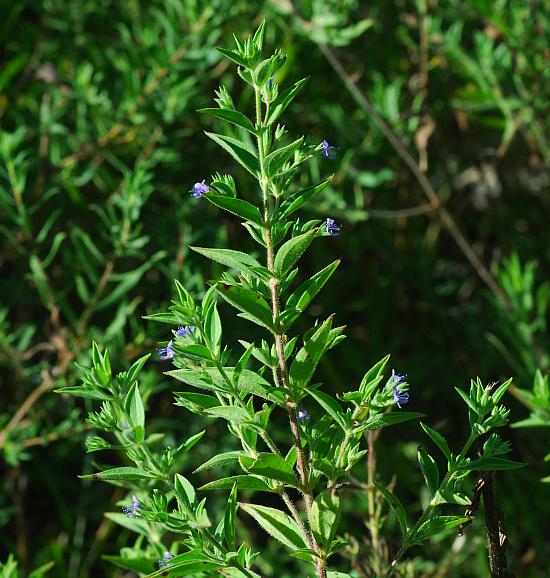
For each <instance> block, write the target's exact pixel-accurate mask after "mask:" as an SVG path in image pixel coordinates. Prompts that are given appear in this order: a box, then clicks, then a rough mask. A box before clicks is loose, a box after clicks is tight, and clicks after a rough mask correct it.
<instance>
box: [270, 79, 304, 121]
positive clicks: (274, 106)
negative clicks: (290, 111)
mask: <svg viewBox="0 0 550 578" xmlns="http://www.w3.org/2000/svg"><path fill="white" fill-rule="evenodd" d="M307 80H308V79H307V78H302V80H299V81H298V82H296V83H295V84H293V85H292V86H291V87H290V88H287V89H286V90H285V91H284V92H282V93H281V94H279V96H278V97H277V98H276V99H275V100H274V101H273V102H272V103H271V107H270V109H269V116H268V117H267V122H266V124H267V126H270V125H272V124H273V123H274V122H275V121H276V120H277V119H278V118H279V117H280V116H281V114H283V112H284V110H285V109H286V107H287V106H288V105H289V104H290V103H291V102H292V101H293V100H294V98H295V96H296V95H297V94H298V92H300V90H301V88H302V87H303V86H304V84H305V83H306V82H307Z"/></svg>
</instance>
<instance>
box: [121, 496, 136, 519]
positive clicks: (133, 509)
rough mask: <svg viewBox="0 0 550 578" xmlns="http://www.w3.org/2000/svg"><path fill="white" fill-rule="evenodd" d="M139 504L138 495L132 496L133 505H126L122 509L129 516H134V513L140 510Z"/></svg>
mask: <svg viewBox="0 0 550 578" xmlns="http://www.w3.org/2000/svg"><path fill="white" fill-rule="evenodd" d="M139 505H140V504H139V500H138V499H137V498H136V496H132V505H131V506H125V507H124V508H122V511H123V512H124V513H125V514H126V515H127V516H128V518H132V517H133V516H134V514H135V513H136V512H137V511H138V509H139Z"/></svg>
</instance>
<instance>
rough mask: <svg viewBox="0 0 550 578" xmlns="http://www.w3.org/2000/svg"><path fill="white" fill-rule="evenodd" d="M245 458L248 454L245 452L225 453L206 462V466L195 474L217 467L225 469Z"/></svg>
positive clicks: (203, 465) (200, 467) (199, 468)
mask: <svg viewBox="0 0 550 578" xmlns="http://www.w3.org/2000/svg"><path fill="white" fill-rule="evenodd" d="M243 457H246V453H245V452H243V451H234V452H224V453H223V454H218V455H217V456H214V457H212V458H210V459H209V460H207V461H206V462H204V464H202V465H200V466H199V467H198V468H197V469H196V470H195V471H194V472H193V473H194V474H197V473H199V472H203V471H204V470H210V469H212V468H217V467H220V468H223V467H225V466H227V465H229V464H234V463H235V462H238V461H239V459H240V458H243Z"/></svg>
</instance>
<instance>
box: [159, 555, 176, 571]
mask: <svg viewBox="0 0 550 578" xmlns="http://www.w3.org/2000/svg"><path fill="white" fill-rule="evenodd" d="M173 557H174V556H173V554H171V553H170V552H168V551H166V552H164V556H163V557H162V558H159V559H158V561H157V564H158V567H159V570H162V569H163V568H169V567H170V562H168V560H171V559H172V558H173Z"/></svg>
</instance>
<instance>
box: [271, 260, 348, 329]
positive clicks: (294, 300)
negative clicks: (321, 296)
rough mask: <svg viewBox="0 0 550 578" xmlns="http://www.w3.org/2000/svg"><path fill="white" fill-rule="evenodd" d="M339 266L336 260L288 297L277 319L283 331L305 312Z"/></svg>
mask: <svg viewBox="0 0 550 578" xmlns="http://www.w3.org/2000/svg"><path fill="white" fill-rule="evenodd" d="M339 264H340V261H339V260H337V261H334V262H333V263H331V264H330V265H328V266H327V267H325V268H324V269H321V271H319V272H317V273H315V275H313V277H311V278H310V279H308V280H307V281H305V282H304V283H302V284H301V285H300V286H299V287H298V288H297V289H296V290H295V291H294V292H293V293H292V295H290V297H289V298H288V300H287V302H286V306H285V311H283V313H281V316H280V317H279V320H280V322H281V324H282V326H283V328H284V331H287V330H288V329H289V328H290V327H291V325H292V324H293V323H294V321H296V319H297V318H298V317H299V315H300V313H302V312H303V311H305V310H306V308H307V306H308V305H309V304H310V303H311V302H312V301H313V299H314V298H315V296H316V295H317V294H318V293H319V291H321V289H322V288H323V287H324V285H325V283H326V282H327V281H328V280H329V279H330V277H331V276H332V274H333V273H334V271H336V268H337V267H338V265H339Z"/></svg>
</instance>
